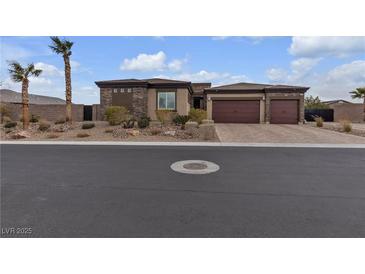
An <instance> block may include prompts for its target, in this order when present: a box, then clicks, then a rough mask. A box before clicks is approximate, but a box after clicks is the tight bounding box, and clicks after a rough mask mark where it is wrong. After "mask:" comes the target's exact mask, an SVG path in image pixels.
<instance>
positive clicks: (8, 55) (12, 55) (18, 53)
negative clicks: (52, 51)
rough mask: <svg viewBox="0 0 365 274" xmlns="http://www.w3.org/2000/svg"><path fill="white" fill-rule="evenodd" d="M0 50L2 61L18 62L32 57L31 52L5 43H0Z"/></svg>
mask: <svg viewBox="0 0 365 274" xmlns="http://www.w3.org/2000/svg"><path fill="white" fill-rule="evenodd" d="M0 50H1V55H2V56H1V59H2V61H13V60H19V59H23V58H27V57H29V56H32V55H33V53H32V52H31V51H29V50H27V49H25V48H22V47H19V46H15V45H10V44H6V43H1V45H0Z"/></svg>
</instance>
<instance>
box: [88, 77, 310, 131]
mask: <svg viewBox="0 0 365 274" xmlns="http://www.w3.org/2000/svg"><path fill="white" fill-rule="evenodd" d="M95 83H96V85H97V86H98V87H99V88H100V112H101V113H104V112H105V109H106V108H107V107H108V106H125V107H127V108H128V109H129V110H130V112H131V113H132V114H133V115H134V116H136V117H141V116H143V115H147V116H149V117H150V118H151V119H152V120H155V119H156V118H157V117H156V113H155V112H156V110H172V111H176V112H177V113H178V114H180V115H187V114H188V113H189V109H190V108H191V107H194V108H203V109H206V110H207V115H208V119H213V120H214V121H215V122H217V123H279V124H280V123H282V124H297V123H301V122H304V93H305V92H306V91H307V90H308V89H309V88H308V87H298V86H286V85H265V84H251V83H238V84H232V85H225V86H219V87H211V84H210V83H191V82H187V81H177V80H169V79H158V78H153V79H144V80H138V79H125V80H111V81H98V82H95Z"/></svg>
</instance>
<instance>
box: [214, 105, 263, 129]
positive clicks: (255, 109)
mask: <svg viewBox="0 0 365 274" xmlns="http://www.w3.org/2000/svg"><path fill="white" fill-rule="evenodd" d="M212 118H213V120H214V122H215V123H259V122H260V101H259V100H231V101H230V100H224V101H223V100H213V109H212Z"/></svg>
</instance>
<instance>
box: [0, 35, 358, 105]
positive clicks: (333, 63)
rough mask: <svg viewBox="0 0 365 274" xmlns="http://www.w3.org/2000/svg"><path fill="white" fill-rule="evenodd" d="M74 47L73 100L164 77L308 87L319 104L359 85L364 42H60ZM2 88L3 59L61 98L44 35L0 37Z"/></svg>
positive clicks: (58, 71)
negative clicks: (101, 88) (128, 81)
mask: <svg viewBox="0 0 365 274" xmlns="http://www.w3.org/2000/svg"><path fill="white" fill-rule="evenodd" d="M67 38H68V39H70V40H72V41H73V42H74V47H73V51H72V56H71V60H72V84H73V101H74V102H75V103H85V104H91V103H98V102H99V92H98V89H97V87H96V86H95V84H94V81H97V80H108V79H123V78H150V77H161V78H162V77H163V78H171V79H181V80H189V81H193V82H212V83H213V85H220V84H227V83H234V82H257V83H281V84H292V85H304V86H309V87H311V89H310V90H309V92H308V94H312V95H319V96H320V97H321V98H322V99H324V100H327V99H335V98H343V99H350V97H349V95H348V92H349V91H351V90H353V89H354V88H356V87H359V86H365V37H67ZM0 39H1V40H0V54H1V60H0V65H1V68H0V80H1V84H2V88H11V89H14V90H17V91H20V87H19V84H15V83H12V82H11V80H10V78H9V75H8V72H7V63H6V60H17V61H19V62H21V63H22V64H27V63H30V62H34V63H35V64H36V66H37V67H39V68H41V69H43V74H42V75H41V77H39V78H38V79H31V83H30V88H29V89H30V92H31V93H35V94H41V95H50V96H57V97H61V98H63V97H64V92H63V91H64V78H63V60H62V58H61V57H60V56H57V55H55V54H53V53H52V52H51V51H50V49H49V48H48V44H49V43H50V39H49V37H1V38H0Z"/></svg>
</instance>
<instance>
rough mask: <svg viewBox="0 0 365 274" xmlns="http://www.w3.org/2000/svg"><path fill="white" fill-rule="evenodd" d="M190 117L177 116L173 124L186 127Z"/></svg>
mask: <svg viewBox="0 0 365 274" xmlns="http://www.w3.org/2000/svg"><path fill="white" fill-rule="evenodd" d="M189 119H190V117H189V115H177V116H176V117H175V118H174V120H173V122H174V123H175V124H176V125H185V123H186V122H187V121H189Z"/></svg>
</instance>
